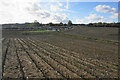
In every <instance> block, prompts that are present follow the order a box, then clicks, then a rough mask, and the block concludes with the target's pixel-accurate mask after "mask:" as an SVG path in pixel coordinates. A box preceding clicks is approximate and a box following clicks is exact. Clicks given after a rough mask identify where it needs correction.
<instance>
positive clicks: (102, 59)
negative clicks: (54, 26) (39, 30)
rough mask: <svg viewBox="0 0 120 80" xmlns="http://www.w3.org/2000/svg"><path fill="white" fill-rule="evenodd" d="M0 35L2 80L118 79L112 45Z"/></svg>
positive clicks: (50, 36) (44, 36)
mask: <svg viewBox="0 0 120 80" xmlns="http://www.w3.org/2000/svg"><path fill="white" fill-rule="evenodd" d="M3 32H4V33H3V35H4V36H3V39H2V44H3V48H2V50H3V51H2V52H3V56H2V58H3V59H2V60H3V62H2V68H3V69H2V70H3V74H2V75H3V79H7V78H14V79H17V78H21V79H26V78H28V79H30V78H35V79H38V78H40V79H41V78H64V79H67V78H71V79H72V78H83V79H84V78H118V46H117V45H115V44H109V43H106V44H105V43H100V42H99V43H98V42H94V41H89V40H83V39H81V40H80V39H79V40H78V39H73V38H69V37H66V36H59V35H55V34H41V35H40V34H39V35H22V34H21V35H20V34H18V35H17V33H18V32H17V31H11V32H10V31H9V32H6V33H5V31H3ZM9 33H11V34H9ZM15 33H16V34H15ZM8 34H9V35H10V36H9V35H8Z"/></svg>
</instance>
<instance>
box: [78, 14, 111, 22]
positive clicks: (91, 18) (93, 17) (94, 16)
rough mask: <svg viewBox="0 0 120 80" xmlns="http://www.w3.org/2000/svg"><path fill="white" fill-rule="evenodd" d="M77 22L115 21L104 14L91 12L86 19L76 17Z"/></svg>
mask: <svg viewBox="0 0 120 80" xmlns="http://www.w3.org/2000/svg"><path fill="white" fill-rule="evenodd" d="M76 22H77V23H80V24H81V23H96V22H108V23H111V22H113V20H112V19H108V18H104V17H103V16H100V15H97V14H90V15H89V16H87V17H85V18H84V19H76Z"/></svg>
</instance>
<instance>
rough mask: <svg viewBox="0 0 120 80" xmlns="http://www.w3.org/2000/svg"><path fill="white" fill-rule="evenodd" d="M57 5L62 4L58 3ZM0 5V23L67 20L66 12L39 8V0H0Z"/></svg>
mask: <svg viewBox="0 0 120 80" xmlns="http://www.w3.org/2000/svg"><path fill="white" fill-rule="evenodd" d="M59 6H62V5H61V4H60V3H59ZM0 7H1V8H2V9H0V18H1V19H0V24H1V23H2V24H3V23H24V22H33V21H34V20H37V21H39V22H42V23H49V22H53V23H58V22H66V21H68V18H67V16H66V14H59V13H53V12H51V11H48V10H44V9H41V5H40V0H2V1H0ZM49 7H50V6H49Z"/></svg>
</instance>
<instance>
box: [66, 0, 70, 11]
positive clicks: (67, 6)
mask: <svg viewBox="0 0 120 80" xmlns="http://www.w3.org/2000/svg"><path fill="white" fill-rule="evenodd" d="M68 2H69V1H68V0H67V5H66V9H68V8H69V3H68Z"/></svg>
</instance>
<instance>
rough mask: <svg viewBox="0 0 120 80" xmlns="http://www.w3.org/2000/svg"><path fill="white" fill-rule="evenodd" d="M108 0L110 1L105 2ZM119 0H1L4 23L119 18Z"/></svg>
mask: <svg viewBox="0 0 120 80" xmlns="http://www.w3.org/2000/svg"><path fill="white" fill-rule="evenodd" d="M105 1H106V2H105ZM117 1H118V0H114V2H113V0H109V2H108V0H104V1H103V2H102V0H101V2H97V1H96V0H93V2H92V1H90V0H84V2H83V0H74V1H73V0H71V1H70V0H66V1H65V0H64V1H63V0H61V1H60V0H49V1H46V0H44V1H43V0H1V1H0V18H1V19H0V24H5V23H25V22H34V20H37V21H38V22H40V23H50V22H52V23H60V22H63V23H67V22H68V21H69V20H71V21H72V22H73V23H75V24H82V23H85V24H87V23H94V22H108V23H111V22H118V2H117Z"/></svg>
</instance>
